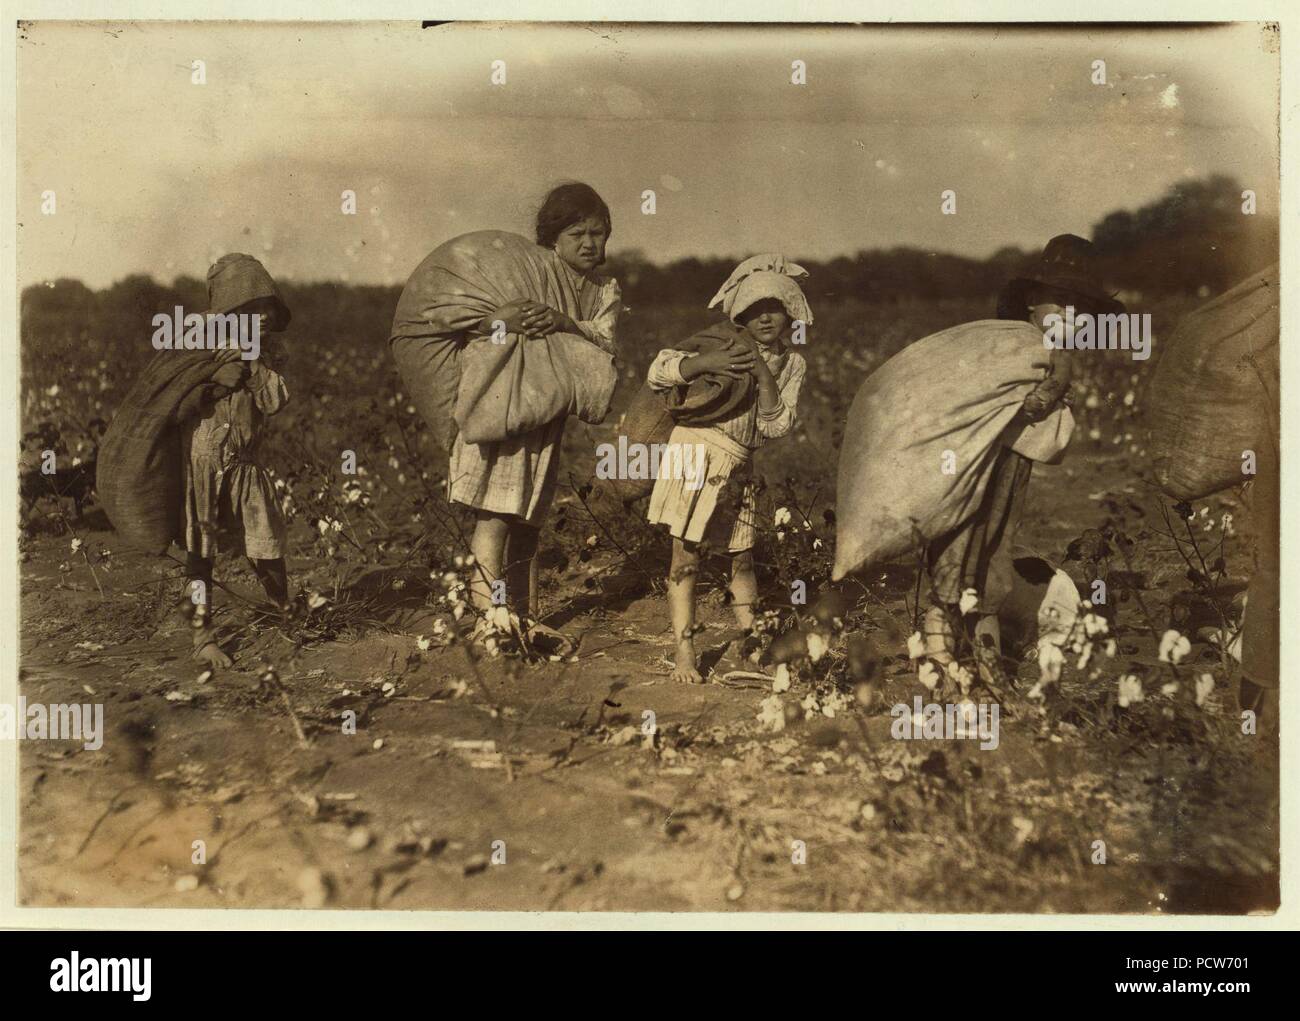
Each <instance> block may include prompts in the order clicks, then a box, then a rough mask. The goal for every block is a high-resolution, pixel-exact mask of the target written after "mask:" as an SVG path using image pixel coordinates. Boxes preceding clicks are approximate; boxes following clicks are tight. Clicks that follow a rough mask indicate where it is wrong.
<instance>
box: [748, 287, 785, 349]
mask: <svg viewBox="0 0 1300 1021" xmlns="http://www.w3.org/2000/svg"><path fill="white" fill-rule="evenodd" d="M789 324H790V316H789V314H788V313H787V312H786V310H785V306H784V305H782V304H781V303H780V302H779V301H777V300H776V299H775V298H764V299H763V300H762V301H756V302H754V304H752V305H750V306H749V308H747V309H745V311H744V312H742V313H741V314H740V325H741V326H743V327H744V328H745V329H746V330H747V331H748V332H749V335H750V336H751V337H753V338H754V340H756V341H757V342H758V343H760V344H762V345H763V346H764V347H771V346H772V345H773V344H775V343H776V342H777V341H778V340H780V339H781V334H783V333H784V332H785V328H786V327H787V326H788V325H789Z"/></svg>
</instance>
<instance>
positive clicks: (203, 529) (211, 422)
mask: <svg viewBox="0 0 1300 1021" xmlns="http://www.w3.org/2000/svg"><path fill="white" fill-rule="evenodd" d="M288 400H289V390H288V388H287V387H286V386H285V383H284V379H283V377H282V376H281V375H280V374H279V373H278V372H276V371H274V370H273V369H271V368H269V367H267V366H266V365H265V364H264V363H263V361H262V360H261V359H258V360H256V361H254V362H252V363H251V365H250V371H249V376H248V379H247V381H246V383H245V384H244V388H242V389H239V390H236V391H235V392H234V393H232V394H230V395H229V396H227V397H223V398H221V399H220V400H218V401H217V402H216V403H215V404H214V405H213V407H212V410H211V411H209V412H208V413H207V414H206V415H205V416H204V417H202V418H200V419H197V420H194V421H191V422H188V423H186V425H185V427H184V431H183V433H182V442H183V443H184V447H183V449H184V451H185V533H184V534H185V548H186V549H187V550H189V551H190V552H191V553H197V554H198V555H199V556H202V557H206V558H211V557H213V556H215V555H216V554H217V553H237V554H238V553H242V554H245V555H247V556H249V557H253V558H254V559H257V560H278V559H279V558H281V557H283V556H284V553H285V531H286V529H285V522H284V514H283V513H282V512H281V509H280V501H279V500H278V499H277V497H276V493H275V486H274V484H273V482H272V480H271V477H270V474H269V473H268V472H267V470H266V467H265V466H264V464H263V462H262V458H261V449H260V448H261V438H262V425H263V422H264V421H265V418H266V416H267V415H274V414H275V413H276V412H278V411H279V410H280V409H281V408H283V407H284V405H285V403H286V402H287V401H288Z"/></svg>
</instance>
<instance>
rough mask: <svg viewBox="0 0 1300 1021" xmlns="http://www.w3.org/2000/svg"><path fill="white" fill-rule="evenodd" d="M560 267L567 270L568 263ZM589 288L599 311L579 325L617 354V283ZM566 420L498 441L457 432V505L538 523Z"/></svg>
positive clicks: (453, 479) (550, 496) (451, 490)
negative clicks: (466, 437) (479, 440)
mask: <svg viewBox="0 0 1300 1021" xmlns="http://www.w3.org/2000/svg"><path fill="white" fill-rule="evenodd" d="M561 265H565V268H566V269H568V266H567V264H564V263H561ZM569 271H570V272H576V271H573V270H569ZM587 286H594V287H596V288H598V291H597V293H596V295H595V296H594V297H595V300H594V303H593V306H592V307H594V309H595V314H594V315H593V316H592V318H591V319H587V320H581V321H577V326H578V329H580V330H581V331H582V335H583V336H585V337H586V338H587V339H588V340H590V341H591V342H592V343H593V344H595V345H596V346H597V347H599V348H600V349H601V350H602V351H608V352H609V353H610V354H611V355H612V354H615V353H616V350H615V336H616V333H617V330H618V318H619V315H620V314H621V313H622V311H623V297H622V293H621V292H620V291H619V286H618V281H617V280H614V279H613V278H612V277H600V276H593V277H590V278H589V279H588V281H587ZM564 422H565V420H564V419H563V418H557V419H556V420H555V421H554V422H548V423H547V424H546V425H544V426H541V427H539V428H537V429H534V430H532V431H531V432H527V433H524V434H522V435H520V436H512V437H510V438H509V439H505V440H499V441H497V442H495V443H466V442H465V441H464V439H463V438H462V437H461V436H460V435H459V434H457V436H456V439H455V441H454V443H453V444H452V448H451V460H450V464H449V467H448V472H447V486H448V496H449V498H450V499H451V500H452V501H453V502H454V503H462V504H465V505H466V506H468V507H474V508H477V509H478V510H484V511H490V512H492V513H494V514H509V515H513V516H515V517H518V518H522V519H523V520H524V521H526V522H527V523H528V524H530V525H536V524H537V523H538V521H540V520H541V518H542V517H544V516H545V514H546V512H547V510H549V509H550V506H551V502H552V501H553V500H554V499H555V488H556V479H557V478H558V476H559V471H560V443H561V441H562V440H563V439H564Z"/></svg>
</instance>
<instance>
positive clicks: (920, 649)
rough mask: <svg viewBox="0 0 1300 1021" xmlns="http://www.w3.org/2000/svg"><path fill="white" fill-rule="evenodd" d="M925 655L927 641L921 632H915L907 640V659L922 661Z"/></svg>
mask: <svg viewBox="0 0 1300 1021" xmlns="http://www.w3.org/2000/svg"><path fill="white" fill-rule="evenodd" d="M924 655H925V640H924V639H923V638H922V637H921V632H920V631H913V632H912V633H911V634H910V635H909V636H908V638H907V658H908V659H920V658H921V657H922V656H924Z"/></svg>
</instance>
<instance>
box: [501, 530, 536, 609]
mask: <svg viewBox="0 0 1300 1021" xmlns="http://www.w3.org/2000/svg"><path fill="white" fill-rule="evenodd" d="M537 536H538V531H537V529H536V528H534V527H533V526H532V525H528V524H525V523H524V522H523V521H518V520H516V521H512V522H511V523H510V532H509V539H508V542H507V544H506V592H507V593H508V594H509V596H510V598H511V600H513V602H514V604H515V609H516V612H518V613H519V615H520V616H521V617H531V616H532V615H533V612H534V610H535V609H536V608H537Z"/></svg>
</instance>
